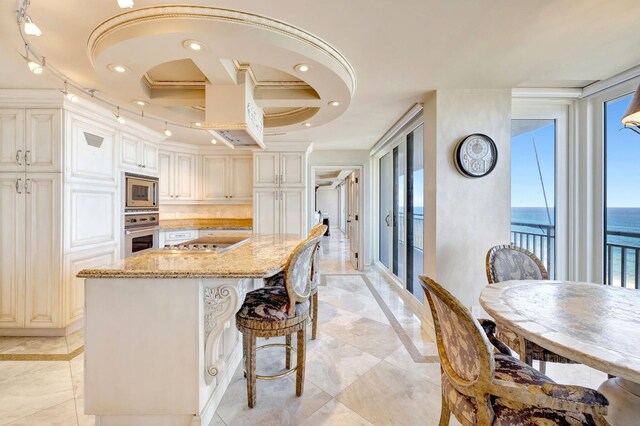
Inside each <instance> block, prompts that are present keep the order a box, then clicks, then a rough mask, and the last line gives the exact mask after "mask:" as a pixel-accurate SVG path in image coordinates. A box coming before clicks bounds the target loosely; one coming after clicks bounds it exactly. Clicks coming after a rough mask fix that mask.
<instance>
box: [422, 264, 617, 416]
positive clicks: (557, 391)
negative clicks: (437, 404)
mask: <svg viewBox="0 0 640 426" xmlns="http://www.w3.org/2000/svg"><path fill="white" fill-rule="evenodd" d="M420 280H421V281H422V287H423V289H424V292H425V295H426V297H427V299H428V301H429V307H430V308H431V314H432V317H433V322H434V326H435V330H436V342H437V346H438V355H439V356H440V366H441V380H442V409H441V414H440V426H444V425H448V424H449V419H450V417H451V413H453V415H454V416H455V417H456V418H457V419H458V421H459V422H460V423H462V424H463V425H480V426H488V425H499V426H505V425H551V424H559V425H571V426H577V425H608V423H607V421H606V420H605V419H604V416H605V415H606V414H607V407H608V405H609V402H608V401H607V399H606V398H605V397H604V396H603V395H602V394H600V393H599V392H597V391H595V390H593V389H588V388H583V387H580V386H569V385H560V384H556V383H555V382H554V381H553V380H551V379H550V378H549V377H547V376H545V375H544V374H542V373H540V372H539V371H537V370H535V369H534V368H533V367H531V366H529V365H527V364H525V363H523V362H521V361H519V360H517V359H516V358H513V357H511V356H508V355H505V354H502V353H494V348H493V347H492V346H491V343H490V342H489V339H488V338H487V336H486V335H485V333H484V332H483V330H482V328H481V327H480V323H479V322H478V321H477V320H476V319H475V318H474V317H473V316H472V315H471V312H469V310H468V309H467V308H465V307H464V306H463V305H462V304H461V303H460V301H458V300H457V299H456V298H455V297H453V296H452V295H451V294H450V293H449V292H448V291H447V290H445V289H444V288H443V287H442V286H440V285H439V284H438V283H436V282H435V281H433V280H431V279H429V278H427V277H425V276H420Z"/></svg>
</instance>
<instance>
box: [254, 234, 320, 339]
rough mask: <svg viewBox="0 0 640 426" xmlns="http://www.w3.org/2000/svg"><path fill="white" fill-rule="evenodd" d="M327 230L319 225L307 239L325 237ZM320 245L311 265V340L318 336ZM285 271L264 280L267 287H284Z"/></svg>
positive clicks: (314, 253)
mask: <svg viewBox="0 0 640 426" xmlns="http://www.w3.org/2000/svg"><path fill="white" fill-rule="evenodd" d="M326 230H327V226H326V225H323V224H322V223H317V224H315V225H314V226H313V228H311V231H309V235H308V237H307V238H310V237H312V236H323V235H324V233H325V232H326ZM319 257H320V244H318V245H317V246H316V249H315V251H314V252H313V262H312V263H311V298H310V299H309V303H310V306H309V310H310V314H309V319H310V321H311V340H315V339H316V336H317V334H318V285H319V284H320V272H319V268H318V267H319ZM284 275H285V271H282V272H279V273H277V274H275V275H273V276H271V277H268V278H265V279H264V285H265V287H270V286H284V279H285V278H284Z"/></svg>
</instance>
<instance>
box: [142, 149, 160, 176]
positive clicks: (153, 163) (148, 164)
mask: <svg viewBox="0 0 640 426" xmlns="http://www.w3.org/2000/svg"><path fill="white" fill-rule="evenodd" d="M141 144H142V168H143V169H144V171H145V173H150V174H154V175H155V174H156V173H158V147H157V146H156V144H154V143H151V142H141Z"/></svg>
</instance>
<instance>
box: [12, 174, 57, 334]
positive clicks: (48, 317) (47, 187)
mask: <svg viewBox="0 0 640 426" xmlns="http://www.w3.org/2000/svg"><path fill="white" fill-rule="evenodd" d="M61 199H62V176H61V174H59V173H0V213H1V216H2V221H0V241H1V243H0V278H1V280H0V328H57V327H60V326H61V306H62V303H61V289H60V281H61V275H62V248H61V244H60V241H61V238H62V232H61V222H62V221H61V212H62V208H61Z"/></svg>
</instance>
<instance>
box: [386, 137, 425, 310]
mask: <svg viewBox="0 0 640 426" xmlns="http://www.w3.org/2000/svg"><path fill="white" fill-rule="evenodd" d="M423 152H424V151H423V127H422V125H419V126H418V127H415V128H414V129H412V130H411V131H409V132H407V133H404V134H403V135H401V136H400V137H399V138H398V139H397V140H396V142H395V143H394V144H393V145H392V147H391V148H389V149H388V150H387V152H386V153H384V155H382V156H381V157H380V158H379V159H378V170H379V173H378V175H379V186H378V189H379V212H378V213H379V227H378V229H379V238H378V243H379V250H378V254H379V256H378V260H379V261H380V263H381V264H382V266H383V267H385V268H386V269H387V270H388V271H389V272H390V273H392V274H393V275H395V276H396V277H397V278H398V279H399V280H400V281H401V282H402V283H403V285H404V286H405V288H406V289H407V291H409V292H410V293H412V294H413V295H414V296H415V297H416V298H417V299H418V300H420V301H423V298H424V296H423V292H422V288H421V286H420V283H419V279H418V276H419V275H420V274H422V273H423V257H424V255H423V244H422V241H423V237H424V236H423V229H424V228H423V215H424V189H423V188H424V183H423V182H424V167H423V164H424V159H423Z"/></svg>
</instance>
